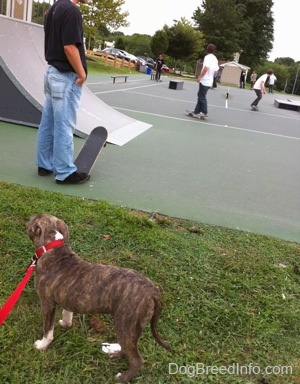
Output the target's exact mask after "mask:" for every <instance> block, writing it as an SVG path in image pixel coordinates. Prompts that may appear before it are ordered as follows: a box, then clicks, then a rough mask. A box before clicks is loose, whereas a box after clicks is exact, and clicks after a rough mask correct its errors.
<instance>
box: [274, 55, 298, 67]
mask: <svg viewBox="0 0 300 384" xmlns="http://www.w3.org/2000/svg"><path fill="white" fill-rule="evenodd" d="M274 62H275V63H276V64H282V65H286V66H288V67H289V66H291V65H294V64H295V60H294V59H292V58H291V57H277V58H276V59H275V61H274Z"/></svg>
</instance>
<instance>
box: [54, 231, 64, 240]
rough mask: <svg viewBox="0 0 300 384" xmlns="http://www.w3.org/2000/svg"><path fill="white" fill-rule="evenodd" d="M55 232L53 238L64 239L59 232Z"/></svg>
mask: <svg viewBox="0 0 300 384" xmlns="http://www.w3.org/2000/svg"><path fill="white" fill-rule="evenodd" d="M55 232H56V233H55V240H63V239H64V237H63V235H62V234H61V233H60V232H58V231H55Z"/></svg>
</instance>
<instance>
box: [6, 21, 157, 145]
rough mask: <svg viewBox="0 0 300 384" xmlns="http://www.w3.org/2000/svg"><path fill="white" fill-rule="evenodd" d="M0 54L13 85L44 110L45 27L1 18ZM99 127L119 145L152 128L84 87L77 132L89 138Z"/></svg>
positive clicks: (111, 140) (110, 139)
mask: <svg viewBox="0 0 300 384" xmlns="http://www.w3.org/2000/svg"><path fill="white" fill-rule="evenodd" d="M0 52H1V57H2V60H3V61H4V63H5V65H6V66H7V68H9V71H10V72H11V73H12V75H13V76H14V80H15V81H14V82H13V83H14V86H15V87H18V85H20V88H22V89H25V90H26V92H27V93H28V94H29V95H30V98H29V99H30V100H34V103H33V104H35V105H37V106H40V108H39V109H41V108H42V106H43V103H44V92H43V88H44V73H45V71H46V67H47V63H46V61H45V59H44V29H43V26H41V25H38V24H33V23H28V22H25V21H21V20H18V19H13V18H8V17H6V16H2V15H0ZM0 120H1V116H0ZM12 121H13V120H12ZM20 123H21V122H20ZM22 124H24V122H22ZM97 126H103V127H105V128H106V129H107V131H108V140H107V141H108V142H109V143H112V144H116V145H119V146H122V145H124V144H126V143H127V142H129V141H130V140H132V139H134V138H135V137H136V136H138V135H140V134H141V133H143V132H145V130H147V129H149V128H151V127H152V125H150V124H147V123H144V122H141V121H139V120H135V119H132V118H130V117H128V116H126V115H124V114H122V113H120V112H118V111H116V110H115V109H113V108H111V107H110V106H108V105H107V104H105V103H104V102H103V101H101V100H100V99H99V98H98V97H97V96H96V95H94V94H93V93H92V91H91V90H90V89H89V88H88V87H87V86H86V85H84V87H83V92H82V98H81V104H80V107H79V110H78V115H77V128H76V132H75V133H76V134H77V135H78V136H81V137H87V136H88V135H89V134H90V132H91V131H92V130H93V128H95V127H97Z"/></svg>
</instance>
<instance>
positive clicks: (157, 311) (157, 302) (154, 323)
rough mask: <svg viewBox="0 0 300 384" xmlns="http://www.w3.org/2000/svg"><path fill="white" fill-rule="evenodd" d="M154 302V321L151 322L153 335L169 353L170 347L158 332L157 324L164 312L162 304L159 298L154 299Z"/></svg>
mask: <svg viewBox="0 0 300 384" xmlns="http://www.w3.org/2000/svg"><path fill="white" fill-rule="evenodd" d="M153 300H154V312H153V316H152V319H151V321H150V325H151V331H152V335H153V337H154V339H155V340H156V341H157V342H158V344H159V345H161V346H162V347H163V348H165V349H166V350H167V351H170V350H171V347H170V345H169V344H168V343H166V342H165V341H164V340H163V339H162V338H161V336H160V335H159V334H158V332H157V323H158V319H159V316H160V313H161V310H162V302H161V299H160V298H159V297H154V298H153Z"/></svg>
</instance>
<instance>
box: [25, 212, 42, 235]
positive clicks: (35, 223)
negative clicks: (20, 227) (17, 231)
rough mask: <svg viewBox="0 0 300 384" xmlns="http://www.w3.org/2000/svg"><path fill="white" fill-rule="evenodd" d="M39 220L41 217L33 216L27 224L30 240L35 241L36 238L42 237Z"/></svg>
mask: <svg viewBox="0 0 300 384" xmlns="http://www.w3.org/2000/svg"><path fill="white" fill-rule="evenodd" d="M39 218H40V215H36V216H32V217H30V219H29V221H28V222H27V224H26V232H27V234H28V236H29V238H30V240H33V239H34V237H35V236H38V237H40V236H41V232H42V229H41V227H40V225H39Z"/></svg>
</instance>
